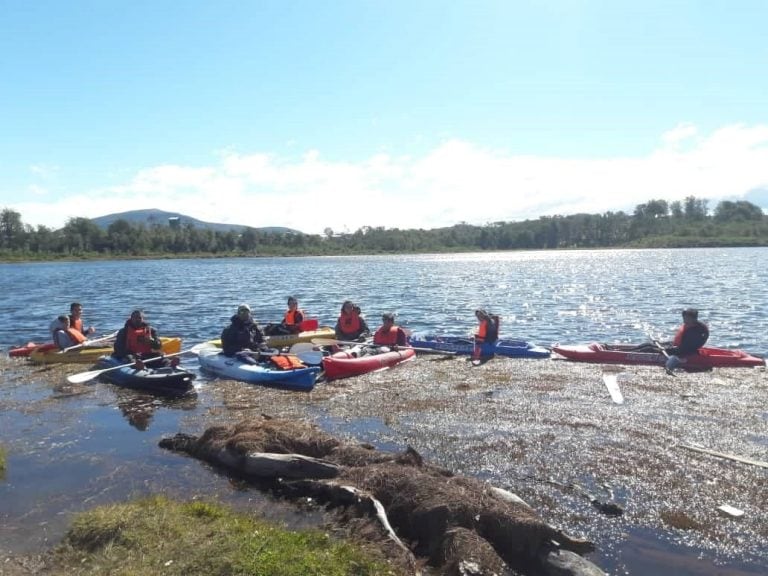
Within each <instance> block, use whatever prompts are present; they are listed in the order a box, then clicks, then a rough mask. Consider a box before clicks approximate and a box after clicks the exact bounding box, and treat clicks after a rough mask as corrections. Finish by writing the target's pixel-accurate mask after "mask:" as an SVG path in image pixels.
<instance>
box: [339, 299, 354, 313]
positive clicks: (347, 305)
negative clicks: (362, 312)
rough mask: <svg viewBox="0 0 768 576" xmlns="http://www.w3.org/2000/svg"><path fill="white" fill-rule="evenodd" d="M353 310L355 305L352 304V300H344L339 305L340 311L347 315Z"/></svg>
mask: <svg viewBox="0 0 768 576" xmlns="http://www.w3.org/2000/svg"><path fill="white" fill-rule="evenodd" d="M354 309H355V303H354V302H352V300H344V303H343V304H342V305H341V311H342V312H346V313H347V314H352V311H353V310H354Z"/></svg>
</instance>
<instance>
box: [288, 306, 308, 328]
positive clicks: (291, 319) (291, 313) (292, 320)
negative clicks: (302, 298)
mask: <svg viewBox="0 0 768 576" xmlns="http://www.w3.org/2000/svg"><path fill="white" fill-rule="evenodd" d="M297 317H299V318H304V312H303V311H301V310H299V309H296V310H288V311H287V312H286V313H285V317H284V318H283V324H285V325H286V326H296V325H297V324H298V322H297V321H296V319H297Z"/></svg>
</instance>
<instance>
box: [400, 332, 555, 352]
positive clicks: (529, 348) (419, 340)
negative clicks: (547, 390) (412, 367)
mask: <svg viewBox="0 0 768 576" xmlns="http://www.w3.org/2000/svg"><path fill="white" fill-rule="evenodd" d="M410 342H411V346H413V347H414V348H432V349H433V350H443V351H445V352H455V353H457V354H470V355H471V354H473V353H474V351H475V344H474V342H473V340H472V338H466V337H461V336H432V335H429V336H418V335H413V336H412V337H411V340H410ZM480 355H481V356H494V355H496V356H509V357H512V358H549V349H548V348H544V347H543V346H538V345H536V344H531V343H530V342H526V341H525V340H497V341H496V342H494V343H493V344H481V346H480Z"/></svg>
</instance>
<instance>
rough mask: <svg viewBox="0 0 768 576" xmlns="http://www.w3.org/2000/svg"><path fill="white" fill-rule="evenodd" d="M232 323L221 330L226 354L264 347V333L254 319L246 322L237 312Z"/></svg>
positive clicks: (232, 354) (222, 343)
mask: <svg viewBox="0 0 768 576" xmlns="http://www.w3.org/2000/svg"><path fill="white" fill-rule="evenodd" d="M231 322H232V323H231V324H230V325H229V326H227V327H226V328H224V330H222V332H221V347H222V349H223V350H222V351H223V353H224V355H225V356H234V355H235V354H237V353H238V352H240V351H241V350H259V349H260V348H262V349H263V348H264V335H263V334H262V333H261V330H259V326H258V325H257V324H256V322H253V321H252V320H249V321H246V322H244V321H243V320H241V319H240V317H239V316H238V315H237V314H235V315H234V316H232V318H231Z"/></svg>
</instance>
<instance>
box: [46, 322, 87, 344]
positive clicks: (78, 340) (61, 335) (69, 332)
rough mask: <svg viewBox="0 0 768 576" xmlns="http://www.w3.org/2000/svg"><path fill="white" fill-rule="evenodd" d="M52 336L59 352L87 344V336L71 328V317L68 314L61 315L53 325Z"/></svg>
mask: <svg viewBox="0 0 768 576" xmlns="http://www.w3.org/2000/svg"><path fill="white" fill-rule="evenodd" d="M51 336H52V337H53V343H54V344H56V346H58V347H59V350H66V349H67V348H71V347H73V346H77V345H78V344H82V343H83V342H85V336H83V335H82V334H81V333H80V332H78V331H77V330H75V329H74V328H72V326H70V324H69V316H67V315H66V314H61V315H60V316H58V317H57V318H56V320H54V321H53V322H52V323H51Z"/></svg>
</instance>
